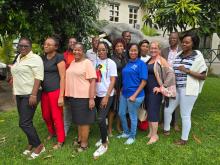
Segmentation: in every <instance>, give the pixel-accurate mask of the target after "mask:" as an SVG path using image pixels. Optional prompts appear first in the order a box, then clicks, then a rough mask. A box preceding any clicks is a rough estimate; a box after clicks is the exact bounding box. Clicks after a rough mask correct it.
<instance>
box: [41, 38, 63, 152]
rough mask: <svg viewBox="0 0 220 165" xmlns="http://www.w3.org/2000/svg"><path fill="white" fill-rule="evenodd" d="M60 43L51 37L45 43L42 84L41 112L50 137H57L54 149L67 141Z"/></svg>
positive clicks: (48, 138)
mask: <svg viewBox="0 0 220 165" xmlns="http://www.w3.org/2000/svg"><path fill="white" fill-rule="evenodd" d="M58 46H59V42H58V40H57V39H56V38H54V37H49V38H47V39H46V40H45V42H44V53H45V55H44V56H43V62H44V81H43V82H42V89H43V93H42V97H41V110H42V116H43V119H44V121H45V122H46V125H47V129H48V132H49V136H48V137H47V140H50V139H51V138H52V137H54V136H57V144H56V145H54V146H53V148H54V149H59V148H61V147H62V145H63V143H64V140H65V133H64V123H63V105H64V88H65V71H66V69H65V62H64V57H63V55H61V54H59V53H57V49H58Z"/></svg>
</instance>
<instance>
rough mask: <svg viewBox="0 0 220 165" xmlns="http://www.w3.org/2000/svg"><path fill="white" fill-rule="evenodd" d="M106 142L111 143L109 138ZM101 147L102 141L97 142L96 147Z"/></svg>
mask: <svg viewBox="0 0 220 165" xmlns="http://www.w3.org/2000/svg"><path fill="white" fill-rule="evenodd" d="M106 141H107V143H109V140H108V136H107V139H106ZM101 145H102V139H100V140H99V141H97V142H96V143H95V146H96V147H100V146H101Z"/></svg>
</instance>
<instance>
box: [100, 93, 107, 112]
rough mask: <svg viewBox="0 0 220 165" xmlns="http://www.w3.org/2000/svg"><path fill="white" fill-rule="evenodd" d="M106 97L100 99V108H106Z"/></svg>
mask: <svg viewBox="0 0 220 165" xmlns="http://www.w3.org/2000/svg"><path fill="white" fill-rule="evenodd" d="M108 98H109V97H108V96H105V97H103V98H102V101H101V104H100V108H103V109H104V108H106V106H107V104H108Z"/></svg>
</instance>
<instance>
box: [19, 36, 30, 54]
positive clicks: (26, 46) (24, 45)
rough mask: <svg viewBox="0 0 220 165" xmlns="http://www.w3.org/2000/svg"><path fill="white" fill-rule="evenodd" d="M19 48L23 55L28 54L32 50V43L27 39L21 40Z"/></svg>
mask: <svg viewBox="0 0 220 165" xmlns="http://www.w3.org/2000/svg"><path fill="white" fill-rule="evenodd" d="M18 50H19V52H20V54H21V55H27V54H28V53H29V52H30V51H31V45H30V43H29V42H28V41H27V40H25V39H24V40H21V41H20V42H19V43H18Z"/></svg>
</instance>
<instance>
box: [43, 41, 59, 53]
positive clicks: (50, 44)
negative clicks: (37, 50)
mask: <svg viewBox="0 0 220 165" xmlns="http://www.w3.org/2000/svg"><path fill="white" fill-rule="evenodd" d="M56 50H57V46H56V42H55V41H54V40H53V39H52V38H48V39H46V41H45V42H44V52H45V53H52V52H55V51H56Z"/></svg>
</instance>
